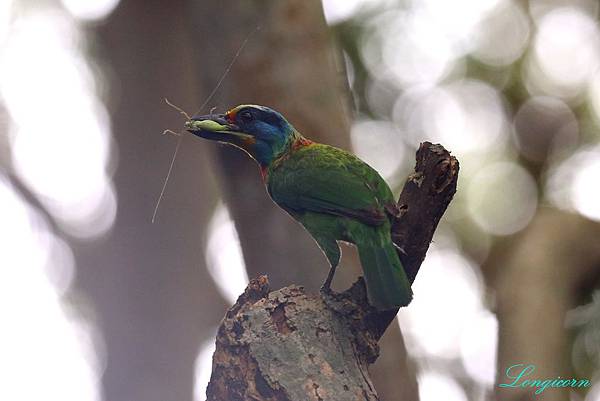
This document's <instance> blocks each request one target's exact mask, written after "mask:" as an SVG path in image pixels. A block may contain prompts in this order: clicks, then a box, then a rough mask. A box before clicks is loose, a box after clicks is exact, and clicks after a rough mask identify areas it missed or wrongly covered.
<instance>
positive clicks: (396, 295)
mask: <svg viewBox="0 0 600 401" xmlns="http://www.w3.org/2000/svg"><path fill="white" fill-rule="evenodd" d="M378 234H380V233H378ZM386 237H387V238H386ZM355 244H356V246H357V247H358V254H359V257H360V262H361V264H362V268H363V274H364V276H365V281H366V284H367V294H368V296H369V302H370V303H371V305H373V306H374V307H376V308H377V309H379V310H387V309H394V308H399V307H401V306H406V305H408V304H409V303H410V301H411V300H412V290H411V288H410V283H409V281H408V278H407V277H406V273H405V272H404V268H403V267H402V263H401V262H400V258H399V257H398V254H397V253H396V249H395V248H394V245H393V244H392V240H391V238H390V237H389V234H388V235H381V234H380V235H375V236H372V235H370V236H368V237H367V238H365V239H363V240H362V241H356V240H355Z"/></svg>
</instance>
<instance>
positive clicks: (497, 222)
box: [467, 162, 537, 235]
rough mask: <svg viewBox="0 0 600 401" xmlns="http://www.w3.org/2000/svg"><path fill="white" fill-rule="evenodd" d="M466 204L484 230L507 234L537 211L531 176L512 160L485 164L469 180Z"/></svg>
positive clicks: (525, 223)
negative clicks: (511, 161)
mask: <svg viewBox="0 0 600 401" xmlns="http://www.w3.org/2000/svg"><path fill="white" fill-rule="evenodd" d="M467 191H468V193H467V207H468V210H469V214H470V215H471V217H472V218H473V220H474V221H475V222H476V223H477V224H478V225H479V226H480V227H481V228H482V229H484V230H485V231H487V232H489V233H491V234H496V235H509V234H512V233H515V232H517V231H519V230H521V229H522V228H524V227H525V226H526V225H527V224H528V223H529V221H530V220H531V218H532V217H533V215H534V214H535V211H536V210H537V188H536V183H535V181H534V179H533V177H532V176H531V175H530V174H529V173H528V172H527V171H526V170H525V169H524V168H523V167H520V166H519V165H517V164H515V163H510V162H497V163H493V164H490V165H487V166H485V167H484V168H483V169H482V170H481V171H479V172H478V173H477V174H476V175H475V176H474V177H473V179H472V180H471V182H470V183H469V187H468V189H467Z"/></svg>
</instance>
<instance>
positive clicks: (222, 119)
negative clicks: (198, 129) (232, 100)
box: [192, 114, 228, 125]
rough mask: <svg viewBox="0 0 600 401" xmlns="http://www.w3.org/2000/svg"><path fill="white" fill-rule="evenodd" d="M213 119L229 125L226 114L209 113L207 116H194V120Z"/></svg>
mask: <svg viewBox="0 0 600 401" xmlns="http://www.w3.org/2000/svg"><path fill="white" fill-rule="evenodd" d="M205 120H211V121H214V122H216V123H219V124H221V125H227V124H228V122H227V119H226V118H225V114H207V115H205V116H193V117H192V121H205Z"/></svg>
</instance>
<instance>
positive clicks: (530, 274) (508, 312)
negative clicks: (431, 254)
mask: <svg viewBox="0 0 600 401" xmlns="http://www.w3.org/2000/svg"><path fill="white" fill-rule="evenodd" d="M488 261H489V262H488V263H487V264H486V265H485V266H484V270H483V271H484V273H485V275H486V279H487V280H488V282H489V283H490V284H491V286H492V288H494V289H495V290H496V293H497V300H498V303H497V314H498V321H499V342H498V365H497V366H498V370H497V380H498V382H499V383H509V382H510V380H508V378H507V377H506V374H505V373H506V369H507V368H508V367H510V366H512V365H514V364H517V363H523V364H533V365H535V366H536V370H535V372H534V373H532V375H531V377H528V378H527V379H534V378H535V379H546V378H550V379H554V378H557V377H558V376H560V377H562V378H572V377H574V372H573V370H572V365H571V353H570V350H571V347H570V338H569V332H568V330H567V329H566V327H565V316H566V313H567V311H568V310H569V309H571V308H574V307H575V306H577V305H578V304H580V303H581V302H582V299H581V294H589V293H590V291H591V290H592V289H593V288H594V286H596V285H597V284H598V281H599V280H600V268H599V267H600V224H598V223H595V222H592V221H590V220H587V219H585V218H583V217H581V216H578V215H575V214H570V213H565V212H561V211H558V210H556V209H551V208H542V209H540V210H539V211H538V213H537V215H536V216H535V218H534V219H533V221H532V222H531V224H530V225H529V226H528V227H527V229H525V230H524V231H523V232H521V233H519V234H517V235H515V236H513V237H511V238H509V239H508V240H506V241H504V242H503V243H501V244H499V245H498V246H497V247H496V249H495V250H494V252H493V253H492V255H490V257H489V258H488ZM578 296H579V298H578ZM495 390H496V394H497V397H498V399H500V400H514V401H517V400H524V399H536V400H544V401H567V400H569V399H570V398H569V392H568V391H567V390H566V389H560V388H554V389H548V390H546V391H544V392H543V393H542V394H541V395H533V390H532V389H531V388H518V389H516V388H499V387H496V388H495Z"/></svg>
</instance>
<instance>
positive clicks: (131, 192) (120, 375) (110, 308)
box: [76, 0, 226, 401]
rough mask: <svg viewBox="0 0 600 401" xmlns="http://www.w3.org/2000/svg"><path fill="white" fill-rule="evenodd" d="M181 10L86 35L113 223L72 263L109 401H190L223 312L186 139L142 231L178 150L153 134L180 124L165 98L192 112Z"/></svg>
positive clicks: (127, 5) (165, 5) (202, 182)
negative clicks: (94, 332)
mask: <svg viewBox="0 0 600 401" xmlns="http://www.w3.org/2000/svg"><path fill="white" fill-rule="evenodd" d="M188 5H189V1H188V0H174V1H170V2H164V1H157V0H153V1H142V0H137V1H136V0H125V1H122V2H121V4H120V5H119V6H118V8H117V9H116V10H115V12H114V13H113V14H112V15H111V16H110V17H109V19H108V21H106V23H105V24H103V25H100V26H97V27H95V28H94V29H93V30H92V31H91V32H90V34H91V35H92V36H91V38H92V40H93V39H97V44H98V46H94V47H95V49H94V50H96V51H97V52H98V53H99V54H98V57H99V61H100V64H101V65H102V64H104V65H105V66H106V71H107V72H108V77H109V82H108V83H109V85H110V87H109V91H108V92H109V94H110V95H111V96H110V99H109V109H110V112H111V123H112V128H113V134H114V137H115V140H116V145H117V148H118V155H119V156H118V164H117V169H116V173H115V176H114V182H115V186H116V191H117V197H118V215H117V219H116V222H115V226H114V228H113V230H112V232H111V233H109V235H107V237H106V238H105V239H103V240H100V241H99V243H98V244H96V243H94V245H85V244H80V245H79V246H77V247H76V254H77V262H78V267H79V268H80V269H79V271H78V285H79V286H80V288H82V289H83V290H84V291H85V292H86V293H87V294H89V296H90V298H91V300H92V302H93V304H94V307H95V309H96V310H97V312H98V319H99V323H100V326H101V329H102V330H103V336H104V339H105V341H106V346H107V349H106V351H107V367H106V371H105V372H104V376H103V392H104V397H105V399H106V400H107V401H170V400H172V401H185V400H188V401H190V400H192V395H193V384H194V378H193V375H194V362H195V358H196V355H197V352H198V346H199V343H200V342H201V341H202V340H203V339H209V338H211V337H212V335H213V334H214V333H213V328H214V327H216V325H217V324H218V322H219V320H220V319H221V317H222V312H223V311H224V310H225V306H226V305H225V302H224V301H223V300H222V299H221V298H220V297H219V295H218V294H217V292H216V290H215V287H214V285H213V283H212V281H211V279H210V278H209V277H208V276H207V273H206V269H205V265H204V249H203V248H204V240H205V236H206V233H205V229H206V226H207V222H208V219H209V218H210V215H211V212H212V210H213V207H214V205H215V203H216V198H215V197H216V195H215V185H214V181H213V179H212V175H211V174H209V173H208V172H209V171H210V170H211V168H210V165H209V164H208V162H207V155H205V154H204V152H203V148H202V146H198V142H197V141H195V140H193V139H192V138H191V137H187V136H186V137H184V138H183V144H182V146H181V149H180V152H179V156H178V159H177V162H176V165H175V169H174V170H173V174H172V177H171V180H170V184H169V187H168V188H167V192H166V195H165V198H164V199H163V202H162V205H161V209H160V211H159V214H158V218H157V220H156V222H155V224H151V221H150V220H151V217H152V212H153V209H154V205H155V201H156V198H157V196H158V194H159V191H160V188H161V185H162V182H163V179H164V177H165V174H166V173H167V169H168V167H169V162H170V159H171V156H172V154H173V150H174V148H175V144H176V139H175V138H173V137H168V136H161V132H162V131H163V129H165V128H172V129H178V128H180V127H181V126H182V124H183V121H185V120H184V118H183V117H182V116H180V115H179V114H178V113H177V112H176V111H174V110H173V109H171V108H170V107H168V106H167V105H166V104H165V103H164V101H163V98H165V97H167V98H169V99H170V100H172V101H173V102H175V103H177V104H180V105H181V106H182V107H184V108H185V107H190V108H191V107H192V106H193V105H196V104H198V102H199V98H198V87H199V84H198V82H197V81H196V76H197V74H196V71H197V68H196V67H195V65H194V60H193V59H192V57H191V52H190V51H188V50H187V49H193V48H194V46H193V45H192V44H191V43H190V41H189V36H187V34H188V32H187V31H186V30H185V26H184V21H185V20H186V15H187V12H188V10H187V9H186V8H185V7H186V6H188ZM92 43H93V44H94V45H96V43H94V42H92Z"/></svg>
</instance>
